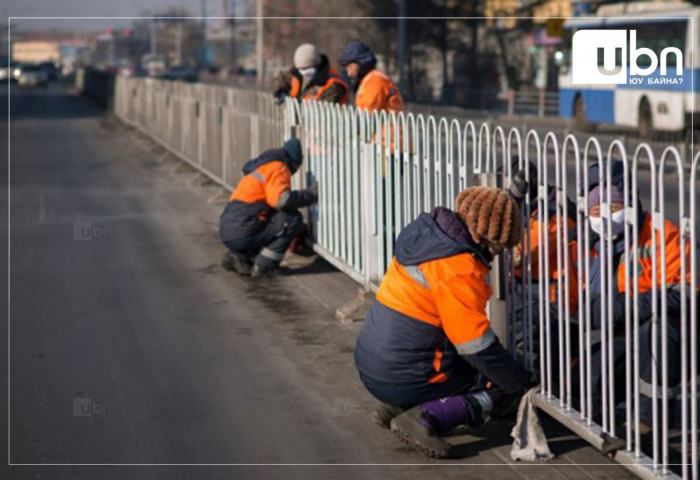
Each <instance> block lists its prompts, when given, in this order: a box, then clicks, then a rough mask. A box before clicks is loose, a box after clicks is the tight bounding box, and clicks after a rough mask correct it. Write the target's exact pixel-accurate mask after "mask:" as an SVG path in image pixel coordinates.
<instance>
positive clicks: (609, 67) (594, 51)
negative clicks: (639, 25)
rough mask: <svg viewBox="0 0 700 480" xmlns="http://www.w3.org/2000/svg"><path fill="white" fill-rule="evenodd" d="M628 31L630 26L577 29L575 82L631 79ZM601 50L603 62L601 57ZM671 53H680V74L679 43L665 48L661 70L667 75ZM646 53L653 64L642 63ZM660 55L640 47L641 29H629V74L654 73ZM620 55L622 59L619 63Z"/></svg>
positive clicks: (678, 68) (573, 57) (573, 58)
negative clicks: (624, 27)
mask: <svg viewBox="0 0 700 480" xmlns="http://www.w3.org/2000/svg"><path fill="white" fill-rule="evenodd" d="M627 32H628V31H627V30H579V31H577V32H576V33H574V36H573V40H572V42H573V45H572V53H571V80H572V83H574V84H592V85H622V84H626V83H627V82H628V75H627V74H628V71H627V70H628V68H627V58H628V57H627ZM601 50H602V60H603V62H602V65H600V64H599V61H598V59H599V51H601ZM618 52H619V53H620V55H619V56H618ZM671 53H673V54H674V55H675V56H676V75H677V76H681V75H682V74H683V68H682V65H683V52H681V51H680V49H678V48H676V47H666V48H664V49H663V50H661V52H660V55H659V56H660V57H661V60H660V63H661V68H660V74H661V75H662V76H666V73H667V65H668V55H669V54H671ZM643 56H647V57H649V65H646V66H639V64H638V60H639V57H643ZM659 56H657V55H656V52H654V51H653V50H652V49H650V48H646V47H642V48H637V31H636V30H629V75H638V76H641V77H645V76H647V75H651V74H652V73H654V72H655V71H656V69H657V67H658V66H659ZM617 59H621V63H620V64H619V65H618V64H617ZM635 83H636V82H635Z"/></svg>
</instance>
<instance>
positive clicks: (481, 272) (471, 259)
mask: <svg viewBox="0 0 700 480" xmlns="http://www.w3.org/2000/svg"><path fill="white" fill-rule="evenodd" d="M455 204H456V208H455V211H452V210H449V209H446V208H442V207H438V208H436V209H434V210H433V211H432V212H431V213H430V214H427V213H423V214H421V215H420V217H418V219H416V220H415V221H413V222H411V223H410V224H409V225H408V226H407V227H406V228H404V229H403V230H402V231H401V234H400V235H399V238H398V239H397V243H396V256H395V257H394V259H393V260H392V263H391V265H390V267H389V270H388V271H387V273H386V274H385V276H384V278H383V280H382V283H381V285H380V287H379V290H378V291H377V295H376V298H375V301H374V302H373V304H372V306H371V308H370V311H369V313H368V315H367V318H366V320H365V323H364V324H363V326H362V329H361V331H360V334H359V336H358V339H357V346H356V348H355V365H356V367H357V369H358V372H359V374H360V379H361V380H362V383H363V384H364V386H365V387H366V388H367V390H369V392H370V393H372V395H374V396H375V397H376V398H377V399H379V400H380V401H381V402H383V404H382V405H381V406H380V407H379V408H378V409H377V411H376V412H375V420H376V421H377V423H379V424H380V425H382V426H384V427H388V426H390V427H391V429H392V431H394V432H395V433H397V435H398V436H399V437H400V438H402V439H404V440H408V441H410V442H411V443H412V444H414V445H417V446H418V448H419V450H420V451H422V452H423V453H425V454H427V455H429V456H437V457H442V456H446V455H449V450H450V447H449V444H447V443H446V442H444V441H443V440H442V439H441V438H440V437H441V436H442V435H444V434H445V433H447V432H449V431H451V430H453V429H454V428H455V427H457V426H458V425H460V424H467V425H470V426H478V425H480V424H481V423H483V422H484V421H485V420H486V419H487V418H488V417H489V415H494V416H497V415H499V414H501V413H502V412H503V411H505V410H508V409H509V407H508V405H513V404H514V403H515V402H516V401H517V398H518V397H519V395H520V393H522V391H523V389H524V388H525V386H526V385H527V384H529V382H530V381H531V378H532V377H531V375H530V374H529V373H528V372H527V371H526V370H525V369H524V368H523V367H522V366H521V365H520V364H519V363H517V362H516V361H515V359H514V358H513V357H512V356H511V355H510V354H509V353H508V352H507V351H506V350H505V349H504V348H503V346H502V345H501V344H500V343H499V341H498V339H497V337H496V335H495V333H494V332H493V331H492V330H491V328H490V323H489V319H488V317H487V315H486V304H487V302H488V299H489V297H490V296H491V288H490V287H489V285H488V280H487V276H488V274H489V270H490V267H489V265H490V263H491V260H492V255H494V254H497V253H498V252H500V251H502V250H503V249H504V248H510V247H512V246H513V245H515V243H517V241H518V238H519V235H520V229H519V219H520V213H519V208H518V204H517V202H516V200H515V199H514V198H513V197H511V196H510V195H508V194H506V193H505V192H504V191H502V190H500V189H496V188H487V187H472V188H467V189H466V190H464V191H463V192H461V193H460V194H459V196H458V197H457V199H456V201H455ZM490 384H492V385H490ZM403 409H408V410H406V411H403Z"/></svg>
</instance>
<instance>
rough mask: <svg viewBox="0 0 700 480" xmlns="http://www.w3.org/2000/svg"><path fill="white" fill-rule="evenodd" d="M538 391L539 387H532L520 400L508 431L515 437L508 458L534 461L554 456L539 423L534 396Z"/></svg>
mask: <svg viewBox="0 0 700 480" xmlns="http://www.w3.org/2000/svg"><path fill="white" fill-rule="evenodd" d="M538 391H539V387H536V388H533V389H531V390H529V391H528V392H527V393H526V394H525V395H523V398H522V400H520V406H519V407H518V420H517V421H516V422H515V426H514V427H513V431H512V432H510V436H511V437H513V438H514V439H515V440H514V441H513V448H512V449H511V450H510V458H511V459H513V460H524V461H526V462H536V461H544V460H549V459H550V458H552V457H554V455H552V452H551V451H550V450H549V445H548V444H547V437H545V435H544V431H543V430H542V426H541V425H540V418H539V417H538V416H537V407H535V403H534V396H535V394H536V393H537V392H538Z"/></svg>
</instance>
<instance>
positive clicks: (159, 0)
mask: <svg viewBox="0 0 700 480" xmlns="http://www.w3.org/2000/svg"><path fill="white" fill-rule="evenodd" d="M228 1H229V5H231V4H233V1H232V0H228ZM235 1H236V4H237V9H238V10H241V7H243V6H244V5H245V4H247V3H248V2H249V0H235ZM203 2H204V3H205V4H206V16H212V17H218V16H221V15H222V12H223V7H222V0H3V1H2V2H0V14H1V15H2V17H3V23H4V22H5V21H7V19H8V18H9V17H70V16H80V17H138V16H148V15H149V14H152V13H156V12H160V11H162V10H164V9H165V8H167V7H171V6H178V7H184V8H186V9H187V10H188V12H189V13H190V14H191V15H193V16H201V14H202V3H203ZM131 23H132V20H117V19H113V20H77V19H60V20H59V19H51V20H48V19H46V20H44V19H42V20H38V19H32V20H28V19H13V21H12V28H13V29H14V28H17V29H18V30H20V31H28V30H48V29H52V28H56V29H61V30H63V29H65V30H72V31H80V30H85V31H92V30H95V29H102V28H106V27H112V28H114V27H117V28H118V27H124V26H129V25H131Z"/></svg>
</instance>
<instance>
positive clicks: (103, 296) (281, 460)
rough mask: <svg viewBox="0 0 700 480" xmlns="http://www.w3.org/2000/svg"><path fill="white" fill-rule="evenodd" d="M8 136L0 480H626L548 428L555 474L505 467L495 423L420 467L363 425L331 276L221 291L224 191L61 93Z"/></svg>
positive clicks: (235, 281)
mask: <svg viewBox="0 0 700 480" xmlns="http://www.w3.org/2000/svg"><path fill="white" fill-rule="evenodd" d="M2 100H3V106H5V105H6V102H7V96H3V99H2ZM10 118H11V125H10V139H11V149H10V158H11V168H10V182H9V185H10V188H11V195H10V201H11V203H10V205H11V209H10V213H11V222H10V227H11V228H10V235H9V239H10V274H9V281H10V285H9V286H10V288H9V301H10V309H9V329H8V330H9V332H8V331H6V332H4V333H3V334H2V335H3V336H4V335H7V334H8V333H9V334H10V338H9V342H8V346H9V347H10V355H9V360H10V367H9V374H10V377H9V379H8V378H4V380H9V387H10V395H9V399H10V408H9V409H8V414H9V421H10V425H9V427H10V429H9V431H8V434H9V441H10V444H9V446H10V450H9V457H8V458H9V460H10V463H12V464H13V465H12V466H11V467H8V469H9V472H8V474H7V475H6V474H0V477H2V478H12V479H15V478H17V479H20V478H22V479H23V478H39V477H41V478H46V477H48V478H65V479H79V478H86V479H111V478H115V479H121V478H148V479H160V478H162V479H178V478H183V479H185V478H187V479H190V478H208V479H209V478H300V479H308V478H360V477H362V478H378V479H379V478H381V479H385V478H406V479H414V478H415V479H418V478H426V476H428V475H436V474H438V475H441V476H444V477H446V478H459V479H468V478H474V479H476V478H491V479H499V478H504V479H505V478H544V477H545V476H546V478H548V479H551V480H556V479H559V478H581V479H588V478H604V477H607V478H626V477H628V476H629V475H628V474H627V473H626V471H625V470H624V469H623V468H622V467H619V466H617V465H614V464H611V462H610V461H609V460H608V459H606V458H605V457H603V456H601V455H599V454H598V453H597V452H594V451H593V450H592V449H591V448H589V447H587V446H586V445H585V444H584V443H583V442H582V441H580V440H578V439H577V438H576V437H575V436H573V435H571V434H570V433H568V432H567V431H566V430H563V429H561V428H556V425H554V424H553V423H551V422H549V423H547V425H548V427H547V431H548V433H549V435H550V437H551V447H552V449H553V450H554V452H555V453H556V454H558V458H557V459H555V460H554V461H552V462H551V464H547V465H508V464H509V463H511V462H510V461H509V459H508V451H509V446H510V443H511V439H510V438H509V436H508V432H509V428H510V425H507V424H498V423H495V422H494V423H492V424H490V425H488V426H487V427H485V428H483V429H482V430H478V431H475V432H473V435H463V436H460V437H455V439H454V441H455V442H456V443H459V444H460V447H459V448H460V451H461V452H462V454H463V458H460V459H457V460H449V461H442V462H435V461H428V460H426V459H424V458H422V457H420V456H418V455H417V454H416V453H415V452H414V451H413V450H412V449H410V448H407V447H405V446H403V445H402V444H400V443H399V442H398V441H397V440H395V439H394V438H393V437H392V436H391V435H390V434H389V433H388V432H386V431H384V430H381V429H379V428H378V427H375V426H374V425H373V424H372V423H371V422H370V420H369V412H370V411H371V409H372V407H373V405H374V402H373V400H372V399H371V397H370V396H369V395H368V394H367V393H366V392H365V391H364V389H363V388H362V386H361V384H360V383H359V380H358V379H357V375H356V372H355V370H354V367H353V363H352V351H353V346H354V333H353V332H352V331H351V330H349V329H347V328H345V327H343V326H342V325H341V324H340V323H339V322H337V321H336V320H335V319H334V311H335V309H336V308H337V307H338V306H339V305H340V304H342V303H343V302H345V301H347V300H349V299H350V298H351V297H352V296H353V295H355V292H356V290H357V287H356V285H355V284H354V283H353V282H352V281H350V280H349V279H348V278H347V277H345V276H343V275H342V274H340V273H339V272H337V271H334V270H333V269H332V268H331V267H329V266H328V265H327V264H325V263H323V262H321V261H318V262H317V263H316V264H314V265H313V266H312V267H310V268H309V269H307V270H306V271H303V272H302V273H300V274H298V275H296V276H291V277H283V278H276V279H269V280H264V281H255V280H252V279H242V278H238V277H236V276H235V275H233V274H230V273H228V272H224V271H223V270H222V269H221V268H220V267H219V266H218V261H219V258H220V256H221V254H222V247H221V246H220V244H219V241H218V238H217V235H216V225H217V220H218V213H219V211H220V209H221V206H220V205H212V204H210V203H208V202H207V199H208V198H210V197H211V196H212V195H213V194H215V193H216V190H215V189H214V188H213V187H207V186H205V187H199V186H196V182H193V181H192V180H196V177H195V176H194V174H193V173H192V172H191V171H189V170H187V169H182V167H181V166H179V163H178V162H177V161H176V159H173V158H172V157H171V156H169V155H165V154H164V153H163V152H162V150H160V149H158V148H157V147H155V145H154V144H152V143H149V142H147V141H146V140H145V139H143V138H142V137H140V136H139V135H137V134H136V133H135V132H133V131H131V130H128V129H126V128H125V127H124V126H123V125H121V124H119V123H118V122H117V121H115V120H113V119H111V118H109V117H106V116H104V115H103V114H102V112H100V111H99V110H98V109H97V108H96V107H94V106H93V105H92V104H91V103H90V102H89V101H87V100H86V99H84V98H81V97H77V96H75V95H73V94H71V93H70V92H69V91H67V90H64V89H63V88H62V87H60V86H58V85H53V86H52V87H51V88H50V89H49V90H48V91H18V90H15V89H14V87H13V90H12V92H11V102H10ZM2 128H3V132H7V125H6V124H5V123H3V125H2ZM5 135H6V133H3V137H2V147H3V148H4V149H5V151H7V138H6V136H5ZM5 175H7V171H5V172H4V173H3V182H2V184H3V185H4V186H3V192H2V193H3V194H6V193H7V192H6V190H5V189H6V185H7V182H6V180H7V178H6V177H5ZM4 198H6V195H4ZM4 206H5V207H6V206H7V205H6V204H4ZM2 212H3V215H4V217H3V219H2V220H3V222H2V224H3V229H4V230H3V238H4V239H5V238H7V235H5V233H6V230H5V229H6V222H5V221H4V220H6V216H5V215H7V208H3V210H2ZM4 241H6V240H3V242H4ZM4 246H5V245H4V244H3V247H4ZM6 260H7V259H4V260H3V262H4V261H6ZM6 280H7V279H3V280H2V282H3V287H7V285H6V284H5V282H6ZM5 306H6V305H5V304H3V305H2V307H5ZM5 340H7V339H6V338H0V342H1V343H2V344H5V343H6V342H5ZM6 371H7V370H3V373H2V375H3V377H6V375H5V372H6ZM3 383H4V382H3ZM3 398H7V397H6V396H3ZM3 401H4V400H3ZM5 440H6V439H3V441H5ZM434 463H438V464H440V465H441V466H440V467H439V468H440V470H435V469H434V468H435V467H433V469H431V466H430V464H434ZM37 464H43V465H44V466H37ZM76 464H83V465H82V466H78V465H76ZM85 464H92V466H87V465H85ZM105 464H121V465H120V466H115V467H105V466H100V465H105ZM153 464H161V465H153ZM167 464H173V465H167ZM182 464H210V466H202V465H190V466H182ZM219 464H255V465H247V466H245V465H228V466H222V465H219ZM266 464H272V465H266ZM279 464H294V465H293V466H279ZM303 464H322V465H316V466H310V465H303ZM330 464H341V465H330ZM348 464H350V465H348ZM363 464H366V465H363ZM371 464H396V465H371ZM402 464H427V465H414V466H406V465H402ZM575 464H579V465H575ZM581 464H594V465H588V466H586V465H581ZM148 465H150V466H148ZM217 465H219V466H217ZM275 465H277V466H275ZM2 468H4V467H2Z"/></svg>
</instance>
